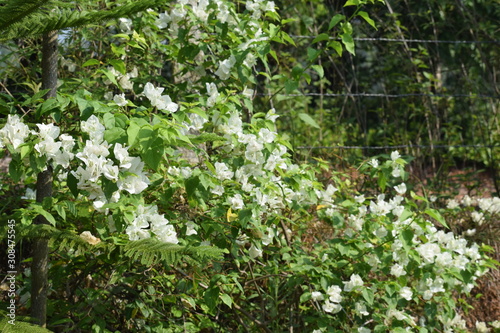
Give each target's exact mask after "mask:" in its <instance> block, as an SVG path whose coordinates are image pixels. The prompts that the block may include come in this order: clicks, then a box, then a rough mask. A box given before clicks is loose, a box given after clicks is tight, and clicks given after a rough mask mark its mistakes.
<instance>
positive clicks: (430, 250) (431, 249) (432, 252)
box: [416, 243, 441, 264]
mask: <svg viewBox="0 0 500 333" xmlns="http://www.w3.org/2000/svg"><path fill="white" fill-rule="evenodd" d="M416 250H417V252H418V254H420V257H422V259H423V260H424V263H426V264H432V263H433V262H434V259H435V258H436V256H437V255H438V254H440V253H441V248H440V247H439V245H437V244H435V243H425V244H420V245H419V246H418V247H417V248H416Z"/></svg>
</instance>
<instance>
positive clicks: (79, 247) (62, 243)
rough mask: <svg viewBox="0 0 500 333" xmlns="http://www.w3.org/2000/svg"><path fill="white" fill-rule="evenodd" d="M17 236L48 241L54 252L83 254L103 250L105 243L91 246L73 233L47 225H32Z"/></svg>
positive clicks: (20, 231)
mask: <svg viewBox="0 0 500 333" xmlns="http://www.w3.org/2000/svg"><path fill="white" fill-rule="evenodd" d="M19 236H20V237H22V238H27V239H34V238H45V239H48V240H49V246H50V247H51V248H52V249H54V250H56V251H59V252H61V251H68V250H75V251H77V252H84V251H87V250H90V249H92V250H95V249H98V248H101V249H102V248H105V247H107V246H108V244H107V243H104V242H101V243H99V244H97V245H91V244H89V243H88V242H86V241H85V240H83V239H82V238H81V237H80V236H78V235H77V234H75V233H74V232H71V231H67V230H60V229H57V228H55V227H53V226H51V225H48V224H32V225H30V226H27V227H24V228H22V229H21V230H19Z"/></svg>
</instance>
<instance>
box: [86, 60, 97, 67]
mask: <svg viewBox="0 0 500 333" xmlns="http://www.w3.org/2000/svg"><path fill="white" fill-rule="evenodd" d="M99 64H100V62H99V60H97V59H89V60H87V61H85V62H84V63H83V65H82V67H87V66H96V65H99Z"/></svg>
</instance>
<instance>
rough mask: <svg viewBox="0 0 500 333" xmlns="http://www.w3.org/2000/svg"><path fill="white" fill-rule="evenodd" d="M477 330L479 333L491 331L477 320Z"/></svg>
mask: <svg viewBox="0 0 500 333" xmlns="http://www.w3.org/2000/svg"><path fill="white" fill-rule="evenodd" d="M476 330H477V332H478V333H487V332H489V331H490V329H489V328H488V327H486V323H484V322H482V321H477V320H476Z"/></svg>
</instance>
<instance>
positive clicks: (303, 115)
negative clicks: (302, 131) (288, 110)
mask: <svg viewBox="0 0 500 333" xmlns="http://www.w3.org/2000/svg"><path fill="white" fill-rule="evenodd" d="M299 118H300V119H301V120H302V121H303V122H305V123H306V124H308V125H309V126H312V127H314V128H320V127H319V125H318V123H317V122H316V121H315V120H314V119H313V118H312V117H311V116H310V115H308V114H307V113H299Z"/></svg>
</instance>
